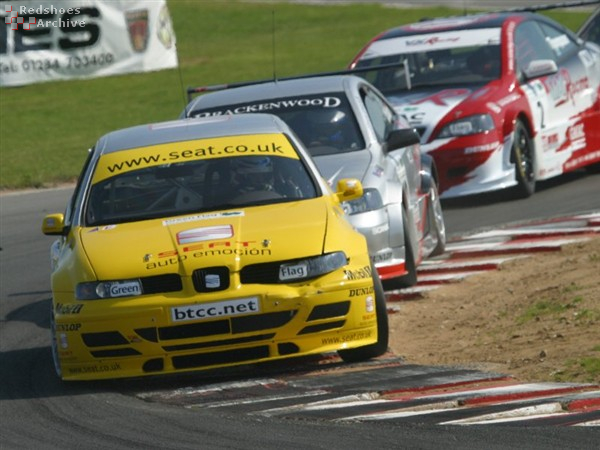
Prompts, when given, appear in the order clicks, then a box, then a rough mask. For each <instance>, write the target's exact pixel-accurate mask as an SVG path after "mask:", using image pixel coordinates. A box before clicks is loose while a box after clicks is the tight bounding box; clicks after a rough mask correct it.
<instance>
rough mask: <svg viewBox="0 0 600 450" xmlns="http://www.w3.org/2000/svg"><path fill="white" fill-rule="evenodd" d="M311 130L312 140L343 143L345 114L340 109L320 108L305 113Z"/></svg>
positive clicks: (331, 143)
mask: <svg viewBox="0 0 600 450" xmlns="http://www.w3.org/2000/svg"><path fill="white" fill-rule="evenodd" d="M307 120H308V122H309V123H310V125H311V129H312V132H313V136H312V138H313V139H312V140H313V141H318V142H319V143H321V144H323V145H334V146H340V145H343V144H344V140H345V137H344V128H345V127H347V122H348V120H347V118H346V114H345V113H344V112H343V111H340V110H336V109H333V110H329V109H320V110H317V111H311V112H310V113H308V114H307Z"/></svg>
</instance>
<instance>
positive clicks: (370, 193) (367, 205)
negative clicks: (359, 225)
mask: <svg viewBox="0 0 600 450" xmlns="http://www.w3.org/2000/svg"><path fill="white" fill-rule="evenodd" d="M342 208H344V212H345V213H346V214H348V215H349V216H350V215H352V214H359V213H364V212H367V211H374V210H376V209H381V208H383V200H382V199H381V194H380V193H379V191H378V190H377V189H375V188H367V189H364V190H363V195H362V197H360V198H357V199H356V200H350V201H349V202H343V203H342Z"/></svg>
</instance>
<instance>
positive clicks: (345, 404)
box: [255, 392, 390, 417]
mask: <svg viewBox="0 0 600 450" xmlns="http://www.w3.org/2000/svg"><path fill="white" fill-rule="evenodd" d="M389 401H390V400H381V399H379V394H378V393H377V392H366V393H364V394H356V395H346V396H343V397H336V398H333V399H329V400H322V401H320V402H313V403H305V404H299V405H291V406H284V407H281V408H272V409H265V410H263V411H260V412H257V413H255V414H260V415H262V416H267V417H270V416H273V415H280V414H287V413H293V412H297V411H322V410H329V409H339V408H349V407H352V406H362V405H367V404H368V405H375V404H378V403H388V402H389Z"/></svg>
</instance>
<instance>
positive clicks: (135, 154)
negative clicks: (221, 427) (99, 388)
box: [42, 114, 388, 380]
mask: <svg viewBox="0 0 600 450" xmlns="http://www.w3.org/2000/svg"><path fill="white" fill-rule="evenodd" d="M361 195H362V185H361V183H360V182H359V181H358V180H356V179H350V178H347V179H343V180H340V181H339V182H338V184H337V192H332V190H331V189H330V188H329V186H328V185H327V182H326V181H325V180H324V179H323V178H322V177H321V175H320V174H319V172H318V170H317V168H316V166H315V165H314V163H313V161H312V160H311V158H310V156H309V155H308V153H307V151H306V149H305V148H304V147H303V144H302V143H301V142H300V141H299V139H298V138H297V137H296V135H295V134H294V133H293V132H291V131H290V129H289V128H288V126H287V125H286V124H285V123H284V122H283V121H281V120H280V119H279V118H277V117H275V116H272V115H269V114H252V115H239V116H225V117H217V118H210V119H185V120H179V121H173V122H164V123H155V124H149V125H142V126H137V127H133V128H128V129H123V130H118V131H115V132H112V133H109V134H107V135H105V136H103V137H102V138H100V139H99V140H98V142H97V143H96V145H95V146H94V147H93V148H92V150H91V151H90V153H89V156H88V159H87V161H86V162H85V165H84V167H83V170H82V173H81V175H80V177H79V182H78V184H77V186H76V188H75V191H74V193H73V196H72V199H71V201H70V202H69V204H68V205H67V208H66V211H65V212H64V214H50V215H48V216H46V217H45V218H44V220H43V225H42V231H43V232H44V234H46V235H55V236H59V238H58V240H56V241H55V242H54V243H53V244H52V247H51V263H52V275H51V284H52V327H51V328H52V352H53V356H54V362H55V368H56V372H57V373H58V375H59V376H60V377H61V378H62V379H64V380H89V379H101V378H121V377H135V376H143V375H158V374H169V373H175V372H183V371H193V370H202V369H212V368H218V367H227V366H234V365H240V364H248V363H256V362H262V361H271V360H276V359H281V358H289V357H296V356H302V355H309V354H315V353H326V352H334V351H337V352H338V354H339V355H340V356H341V357H342V358H343V359H344V360H345V361H360V360H364V359H368V358H372V357H376V356H379V355H381V354H383V353H384V352H385V351H386V350H387V345H388V322H387V313H386V306H385V297H384V292H383V288H382V286H381V281H380V280H379V277H378V276H377V273H376V271H375V270H374V268H373V265H372V263H371V261H370V260H369V254H368V250H367V243H366V240H365V238H364V236H363V235H362V234H360V233H359V232H357V231H356V230H355V229H354V228H353V227H352V226H351V225H350V224H349V222H348V220H347V217H346V215H345V213H344V211H343V209H342V207H341V202H343V201H349V200H352V199H356V198H359V197H360V196H361Z"/></svg>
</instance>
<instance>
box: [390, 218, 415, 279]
mask: <svg viewBox="0 0 600 450" xmlns="http://www.w3.org/2000/svg"><path fill="white" fill-rule="evenodd" d="M402 227H403V229H404V248H405V249H406V252H405V255H404V267H405V269H406V275H403V276H401V277H396V278H391V279H389V280H384V281H383V287H384V289H385V290H386V291H388V290H394V289H403V288H407V287H411V286H414V285H415V284H417V264H416V262H415V255H414V253H413V247H412V239H411V238H410V236H411V233H410V227H409V226H408V214H406V211H405V210H404V209H403V210H402Z"/></svg>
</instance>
